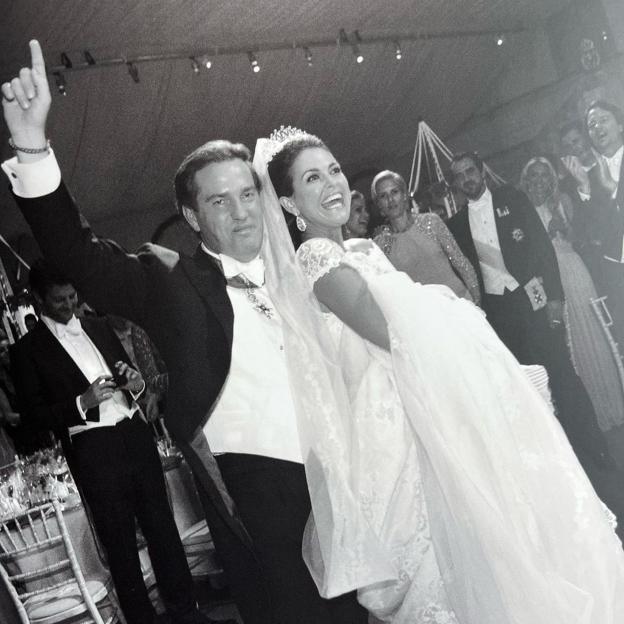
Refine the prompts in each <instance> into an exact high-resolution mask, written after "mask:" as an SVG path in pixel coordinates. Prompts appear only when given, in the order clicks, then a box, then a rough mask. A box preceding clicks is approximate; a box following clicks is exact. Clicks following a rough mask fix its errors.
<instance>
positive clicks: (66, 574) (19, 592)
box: [0, 501, 123, 624]
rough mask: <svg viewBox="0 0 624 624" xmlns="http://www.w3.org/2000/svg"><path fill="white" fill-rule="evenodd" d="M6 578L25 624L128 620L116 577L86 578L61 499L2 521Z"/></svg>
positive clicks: (1, 566)
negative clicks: (123, 613) (115, 584)
mask: <svg viewBox="0 0 624 624" xmlns="http://www.w3.org/2000/svg"><path fill="white" fill-rule="evenodd" d="M0 578H2V581H3V582H4V584H5V585H6V587H7V590H8V592H9V595H10V596H11V598H12V600H13V603H14V605H15V607H16V609H17V612H18V614H19V617H20V621H21V623H22V624H56V623H57V622H69V621H71V622H81V623H82V622H85V623H86V622H93V623H95V624H112V623H113V622H123V619H122V616H121V610H120V608H119V604H118V602H117V598H116V596H115V594H114V591H113V587H112V580H111V578H110V576H107V577H93V578H87V579H85V577H84V575H83V573H82V570H81V569H80V565H79V563H78V559H77V557H76V553H75V551H74V547H73V545H72V542H71V539H70V536H69V532H68V530H67V525H66V524H65V520H64V519H63V512H62V510H61V506H60V504H59V502H58V501H52V502H50V503H45V504H43V505H40V506H38V507H34V508H33V509H30V510H28V511H24V512H22V513H19V514H16V515H14V516H11V517H10V518H8V519H2V520H0Z"/></svg>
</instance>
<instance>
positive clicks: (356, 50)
mask: <svg viewBox="0 0 624 624" xmlns="http://www.w3.org/2000/svg"><path fill="white" fill-rule="evenodd" d="M360 43H362V37H360V33H359V32H358V31H357V30H355V31H353V43H352V44H351V49H352V50H353V55H354V56H355V62H356V63H362V62H363V61H364V55H363V54H362V52H361V51H360Z"/></svg>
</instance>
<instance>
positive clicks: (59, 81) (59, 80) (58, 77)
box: [54, 72, 67, 95]
mask: <svg viewBox="0 0 624 624" xmlns="http://www.w3.org/2000/svg"><path fill="white" fill-rule="evenodd" d="M54 80H55V81H56V88H57V89H58V92H59V93H60V94H61V95H67V88H66V86H65V76H63V74H62V73H61V72H54Z"/></svg>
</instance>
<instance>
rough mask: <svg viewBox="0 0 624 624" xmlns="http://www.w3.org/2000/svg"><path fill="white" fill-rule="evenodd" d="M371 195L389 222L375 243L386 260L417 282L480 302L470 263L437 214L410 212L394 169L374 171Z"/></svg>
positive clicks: (407, 201)
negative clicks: (439, 286)
mask: <svg viewBox="0 0 624 624" xmlns="http://www.w3.org/2000/svg"><path fill="white" fill-rule="evenodd" d="M371 195H372V197H373V201H374V202H375V204H376V205H377V207H378V209H379V211H380V212H381V214H382V215H383V216H384V217H386V219H387V220H388V223H389V225H388V226H386V227H384V229H383V230H382V232H381V233H380V234H378V235H377V236H376V237H375V242H376V243H377V245H379V247H381V249H382V250H383V252H384V253H385V254H386V256H388V258H389V260H390V262H392V264H393V265H394V266H395V267H396V268H397V269H398V270H399V271H404V272H405V273H407V274H408V275H409V276H410V277H411V278H412V279H413V280H414V281H415V282H420V283H421V284H443V285H445V286H448V287H449V288H450V289H451V290H452V291H453V292H454V293H455V294H456V295H457V296H458V297H464V298H465V299H469V300H471V301H474V302H475V303H476V304H477V305H478V304H479V303H480V300H481V296H480V293H479V282H478V279H477V274H476V273H475V271H474V269H473V268H472V265H471V264H470V262H469V261H468V259H467V258H466V256H464V254H463V253H462V252H461V250H460V249H459V246H458V245H457V243H456V242H455V239H454V238H453V235H452V234H451V233H450V232H449V230H448V228H447V227H446V225H444V222H443V221H442V219H440V217H438V215H436V214H434V213H425V214H413V213H412V211H411V207H410V198H409V195H408V193H407V185H406V184H405V180H404V179H403V178H402V177H401V176H400V175H399V174H398V173H395V172H394V171H382V172H380V173H378V174H377V175H376V176H375V178H374V179H373V182H372V184H371Z"/></svg>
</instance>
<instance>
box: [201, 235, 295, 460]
mask: <svg viewBox="0 0 624 624" xmlns="http://www.w3.org/2000/svg"><path fill="white" fill-rule="evenodd" d="M202 249H203V250H204V251H205V252H206V253H208V254H209V255H211V256H213V257H215V258H218V259H219V261H220V262H221V264H222V266H223V269H224V273H225V275H226V276H228V277H234V276H235V275H237V274H240V273H242V274H244V275H245V276H246V277H248V278H249V279H252V281H255V282H260V283H263V282H264V278H263V276H262V277H261V278H260V277H259V276H258V275H257V271H258V260H260V259H259V258H256V259H254V260H252V261H251V262H249V263H243V262H239V261H237V260H235V259H234V258H230V257H229V256H226V255H224V254H216V253H214V252H212V251H210V250H209V249H208V248H207V247H206V246H205V245H203V244H202ZM247 265H248V266H247ZM226 288H227V294H228V297H229V299H230V302H231V303H232V309H233V311H234V336H233V340H232V362H231V365H230V373H229V375H228V378H227V380H226V382H225V385H224V386H223V389H222V391H221V395H220V396H219V399H218V401H217V403H216V405H215V407H214V409H213V410H212V413H211V415H210V418H209V419H208V421H207V422H206V424H205V425H204V433H205V434H206V438H207V439H208V444H209V445H210V449H211V451H212V452H213V453H249V454H252V455H263V456H265V457H273V458H276V459H284V460H288V461H293V462H297V463H302V462H303V458H302V453H301V449H300V445H299V434H298V429H297V415H296V412H295V405H294V402H293V398H292V393H291V390H290V384H289V379H288V368H287V366H286V355H285V351H284V336H283V333H282V321H281V319H280V317H279V315H278V313H277V310H276V309H275V306H274V305H273V303H272V301H271V299H270V297H269V294H268V291H267V289H266V287H265V286H262V287H259V288H254V289H253V292H254V294H255V296H256V297H257V299H258V300H259V301H261V302H262V303H263V304H264V305H266V306H267V307H269V308H270V309H271V310H272V316H271V318H268V317H267V316H266V315H265V314H264V313H263V312H261V311H259V310H257V309H255V308H254V305H253V303H252V302H251V301H250V300H249V298H248V296H247V292H246V289H244V288H235V287H233V286H227V287H226Z"/></svg>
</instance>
